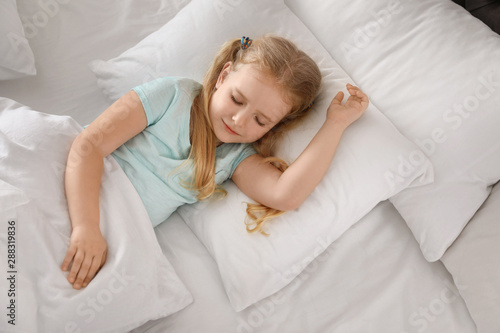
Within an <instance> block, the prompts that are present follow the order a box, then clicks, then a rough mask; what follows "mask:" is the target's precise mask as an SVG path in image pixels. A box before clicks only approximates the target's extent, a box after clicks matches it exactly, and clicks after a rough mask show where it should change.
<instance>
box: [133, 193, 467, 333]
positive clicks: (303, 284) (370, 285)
mask: <svg viewBox="0 0 500 333" xmlns="http://www.w3.org/2000/svg"><path fill="white" fill-rule="evenodd" d="M156 235H157V238H158V240H159V242H160V245H161V247H162V250H163V252H164V254H165V255H166V256H167V259H168V260H169V262H171V263H172V265H173V266H174V267H175V269H176V271H177V273H178V275H179V277H180V278H181V280H182V281H183V282H184V283H185V285H186V287H187V288H188V289H189V291H190V292H191V293H192V294H193V298H194V302H193V303H192V304H191V305H189V306H188V307H187V308H185V309H184V310H182V311H180V312H177V313H175V314H173V315H171V316H169V317H167V318H163V319H159V320H156V321H151V322H148V323H146V324H144V325H143V326H141V327H140V328H138V329H136V330H134V331H133V332H134V333H139V332H158V333H159V332H176V333H183V332H186V333H187V332H220V333H223V332H226V333H230V332H231V333H232V332H238V333H239V332H311V333H312V332H318V333H324V332H338V333H346V332H363V333H367V332H373V333H380V332H384V333H404V332H406V333H413V332H434V333H438V332H439V333H442V332H454V333H462V332H463V333H471V332H476V328H475V325H474V323H473V321H472V319H471V318H470V315H469V313H468V310H467V308H466V306H465V303H464V301H463V299H462V298H461V297H460V295H459V292H458V290H457V288H456V287H455V285H454V283H453V278H452V277H451V276H450V274H449V273H448V271H447V270H446V269H445V268H444V266H443V264H442V263H441V262H435V263H429V262H427V261H426V260H425V259H424V257H423V256H422V254H421V252H420V249H419V246H418V243H417V242H416V241H415V239H414V237H413V235H412V234H411V231H410V230H409V229H408V227H407V226H406V224H405V222H404V221H403V219H402V218H401V216H400V215H399V214H398V212H397V211H396V209H395V208H394V206H393V205H392V204H391V203H390V202H388V201H384V202H382V203H380V204H379V205H377V206H376V207H375V208H374V209H373V210H372V211H371V212H370V213H369V214H368V215H366V216H365V217H364V218H363V219H362V220H361V221H360V222H358V223H357V224H356V225H355V226H354V227H352V228H351V229H349V230H348V231H347V232H346V233H345V234H344V235H343V236H342V237H341V238H340V239H339V240H337V241H336V242H334V243H333V244H332V245H331V246H330V247H328V248H327V250H326V251H325V252H324V253H323V254H322V255H320V256H319V257H318V258H317V259H316V260H315V261H313V262H312V263H311V264H310V265H309V266H308V267H307V268H306V269H305V271H304V272H303V273H302V274H300V275H299V277H298V278H297V279H295V280H294V281H293V282H292V283H291V284H290V285H288V286H287V287H285V288H284V289H283V290H282V291H281V292H278V293H277V294H275V295H273V296H271V297H268V298H266V299H264V300H262V301H261V302H259V303H257V304H255V305H253V306H250V307H249V308H247V309H245V310H243V311H241V312H239V313H236V312H235V311H234V310H233V309H232V307H231V305H230V303H229V300H228V298H227V296H226V294H225V292H224V288H223V285H222V282H221V281H220V277H219V273H218V271H217V266H216V263H215V262H214V261H213V260H212V258H211V257H210V255H209V253H208V251H207V250H206V249H205V248H204V247H203V245H202V244H201V243H199V242H198V241H197V239H196V237H195V236H194V235H193V234H192V232H191V231H190V229H189V228H188V227H187V226H186V224H185V223H184V222H183V220H182V219H181V218H180V216H179V215H178V214H177V213H175V214H174V215H172V216H171V217H170V219H169V220H168V221H166V222H165V223H163V224H161V225H160V226H158V227H157V228H156ZM318 246H321V244H318ZM228 251H230V249H228ZM242 260H244V259H242Z"/></svg>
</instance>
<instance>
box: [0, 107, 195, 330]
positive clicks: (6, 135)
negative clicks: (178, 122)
mask: <svg viewBox="0 0 500 333" xmlns="http://www.w3.org/2000/svg"><path fill="white" fill-rule="evenodd" d="M80 131H81V127H80V125H78V124H77V123H76V122H75V121H74V120H73V119H72V118H71V117H67V116H55V115H48V114H43V113H39V112H35V111H31V110H29V109H28V108H26V107H22V106H21V105H20V104H17V103H16V102H14V101H12V100H9V99H6V98H0V202H1V206H0V218H1V223H0V248H1V249H2V250H1V252H0V253H1V259H0V263H1V264H0V270H1V272H2V277H1V279H0V280H1V283H0V290H1V295H2V296H1V298H0V305H1V306H0V307H1V308H2V309H3V310H2V316H1V318H2V319H1V321H0V331H1V332H126V331H129V330H130V329H133V328H135V327H137V326H139V325H140V324H142V323H144V322H145V321H147V320H150V319H156V318H160V317H163V316H166V315H169V314H171V313H173V312H175V311H178V310H180V309H182V308H184V307H185V306H186V305H188V304H189V303H191V302H192V297H191V294H190V293H189V292H188V291H187V290H186V288H185V287H184V284H183V283H182V282H181V281H180V280H179V278H178V277H177V275H176V273H175V271H174V269H173V268H172V266H171V265H170V263H169V262H168V261H167V259H166V258H165V257H164V256H163V254H162V252H161V249H160V247H159V245H158V243H157V241H156V237H155V234H154V231H153V228H152V225H151V223H150V221H149V218H148V215H147V212H146V210H145V208H144V206H143V204H142V201H141V199H140V198H139V196H138V194H137V192H136V191H135V189H134V188H133V186H132V184H131V183H130V181H129V180H128V178H127V177H126V175H125V174H124V173H123V171H122V170H121V169H120V167H119V166H118V164H117V163H116V161H114V160H113V159H112V158H111V157H107V158H106V159H105V165H104V172H103V178H102V186H101V193H100V194H101V195H100V216H101V230H102V232H103V235H104V237H105V238H106V240H107V243H108V255H107V261H106V263H105V265H104V266H103V267H102V269H101V270H100V272H99V273H98V274H97V276H96V277H95V278H94V280H93V281H91V283H90V284H89V285H88V286H87V287H86V288H83V289H81V290H75V289H73V288H72V286H71V285H70V283H69V282H68V281H67V280H66V278H67V275H68V272H63V271H61V269H60V266H61V263H62V260H63V259H64V256H65V253H66V250H67V248H68V244H69V237H70V235H71V223H70V219H69V214H68V208H67V203H66V198H65V192H64V172H65V166H66V160H67V156H68V152H69V148H70V146H71V143H72V141H73V140H74V138H75V137H76V135H77V134H78V133H79V132H80ZM72 162H74V163H78V162H77V161H72ZM6 250H7V251H6Z"/></svg>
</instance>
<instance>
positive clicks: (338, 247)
mask: <svg viewBox="0 0 500 333" xmlns="http://www.w3.org/2000/svg"><path fill="white" fill-rule="evenodd" d="M2 7H3V8H2ZM0 8H2V10H1V11H0V12H1V14H0V15H1V16H2V22H3V23H2V24H0V28H1V29H3V31H2V36H5V37H6V38H4V40H2V41H1V43H3V44H2V47H1V48H2V50H3V51H2V54H3V55H2V60H1V61H2V63H1V64H0V75H1V79H2V80H1V81H0V134H1V136H0V139H1V140H0V161H1V164H0V202H1V206H0V217H1V219H2V223H1V225H2V227H1V228H2V229H1V230H0V243H1V248H2V250H1V252H0V253H1V254H2V258H1V260H0V262H1V264H0V266H1V269H2V274H3V276H2V278H1V281H2V283H1V284H0V288H1V293H0V294H1V295H2V296H1V297H0V303H1V307H2V309H4V310H3V313H2V320H1V323H0V331H1V332H137V333H138V332H176V333H177V332H228V333H229V332H246V333H247V332H339V333H344V332H377V333H378V332H394V333H413V332H454V333H462V332H463V333H471V332H486V333H489V332H499V331H500V319H499V318H500V317H499V316H498V314H499V313H500V261H499V260H498V253H500V248H499V244H500V242H499V240H500V223H498V216H499V215H500V185H495V184H497V183H498V181H499V180H500V134H498V133H499V132H498V126H499V125H500V112H499V111H500V110H499V108H500V62H499V60H498V59H500V37H499V35H498V34H496V33H495V32H493V31H492V30H491V29H490V28H489V27H488V26H486V25H485V24H484V23H483V22H481V21H480V20H478V19H477V18H475V17H473V16H472V15H471V14H470V13H468V12H467V11H466V10H465V9H464V8H462V7H460V6H459V5H457V4H455V3H454V2H452V1H451V0H394V1H384V0H374V1H371V2H369V3H367V2H365V1H362V0H354V1H353V0H335V1H330V2H326V1H321V0H312V1H307V2H306V1H300V0H285V1H281V0H273V1H264V0H256V1H245V0H158V1H149V0H126V1H118V0H107V1H101V2H91V1H71V0H41V1H38V2H33V1H28V0H17V2H16V1H15V0H9V1H4V2H3V3H2V4H1V5H0ZM264 33H274V34H279V35H283V36H286V37H288V38H290V39H292V40H293V41H294V42H296V43H297V44H298V45H299V47H301V48H302V49H304V50H305V51H306V52H308V54H310V55H311V56H312V57H313V59H315V60H316V61H317V62H318V65H319V67H320V69H321V71H322V74H323V80H324V81H323V82H324V83H323V88H322V91H321V93H320V95H319V96H318V99H317V100H316V102H315V105H314V108H313V110H312V114H311V115H310V116H309V117H308V118H307V120H306V121H305V122H304V123H303V124H301V125H300V126H299V127H297V128H296V129H294V130H293V131H292V132H291V133H290V134H289V135H287V136H286V137H285V138H284V139H283V141H282V142H281V144H280V146H279V149H278V154H279V156H281V157H283V158H286V159H288V160H293V158H294V157H296V156H297V155H298V154H299V153H300V151H301V150H302V149H303V148H304V147H305V145H306V144H307V142H308V140H309V139H310V138H311V137H312V135H313V134H314V133H315V131H316V130H317V128H318V124H319V123H320V121H321V119H322V116H323V115H324V111H325V105H328V104H327V103H329V101H330V100H331V98H332V97H333V96H334V95H335V93H336V92H337V91H338V90H342V89H344V87H345V83H347V82H351V83H353V84H356V85H358V86H359V87H361V88H362V89H363V91H365V92H366V93H367V95H368V96H369V97H370V102H371V104H370V108H369V109H368V110H367V112H366V114H365V115H364V116H363V118H362V119H360V121H359V122H357V123H356V124H354V125H353V126H352V127H350V128H349V131H348V132H346V134H345V137H344V138H343V142H342V146H341V147H339V151H338V153H337V155H336V157H335V159H334V162H333V163H332V166H331V168H330V169H329V171H328V173H327V175H326V176H325V178H324V180H323V181H322V183H321V184H320V185H319V186H318V188H317V189H316V190H315V192H313V194H312V195H311V197H310V198H309V199H308V201H306V202H305V203H304V205H303V206H301V208H299V209H298V210H296V211H293V212H287V213H286V214H285V215H283V216H282V217H279V218H277V219H276V220H275V221H273V223H272V224H270V225H269V226H268V228H269V229H268V231H269V233H270V236H268V237H265V236H263V235H259V234H248V233H247V232H246V230H245V225H244V216H245V211H244V205H242V202H244V201H248V198H246V197H245V196H244V195H243V194H242V193H241V192H239V190H238V189H237V188H236V187H235V186H234V184H233V183H231V182H230V181H228V182H227V183H226V184H225V187H226V190H227V191H228V196H227V197H226V198H225V199H224V200H220V201H214V202H212V201H210V202H200V203H197V204H194V205H188V206H184V207H182V208H180V209H178V210H177V211H176V212H175V213H174V214H172V215H171V216H170V217H169V218H168V219H167V220H166V221H165V222H163V223H161V224H160V225H159V226H157V227H156V228H153V227H152V225H151V223H150V221H149V219H148V216H147V213H146V211H145V208H144V206H143V205H142V202H141V201H140V198H139V197H138V195H137V193H136V192H135V190H134V188H133V186H132V184H131V183H130V182H129V181H128V179H127V178H126V176H125V174H124V173H123V171H122V170H121V169H120V167H119V166H118V164H117V163H116V161H114V160H113V158H112V157H107V158H106V159H105V170H104V174H103V182H102V187H101V196H100V205H101V229H102V231H103V234H104V235H105V237H106V239H107V242H108V247H109V253H108V259H107V262H106V264H105V265H104V266H103V268H102V269H101V271H100V272H99V274H98V275H97V276H96V278H95V279H94V280H93V281H92V283H91V284H89V286H87V287H86V288H84V289H82V290H79V291H78V290H74V289H72V287H71V285H70V284H69V283H68V282H67V281H66V276H67V273H66V272H63V271H61V270H60V268H59V267H60V265H61V263H62V260H63V258H64V255H65V251H66V249H67V245H68V242H69V236H70V234H71V225H70V224H69V219H68V213H67V205H66V202H65V196H64V184H63V176H64V172H65V167H66V165H67V163H72V162H73V161H67V154H68V150H69V147H70V144H71V142H72V140H73V139H74V137H75V136H76V135H77V134H78V133H79V132H80V131H81V130H82V129H83V126H84V125H86V124H89V123H90V122H91V121H92V120H93V119H95V118H96V117H97V116H98V115H99V114H100V113H101V112H102V111H103V110H105V109H106V108H107V107H108V106H109V105H110V104H111V103H112V102H113V101H114V100H116V99H117V98H118V97H119V96H121V95H122V94H123V93H125V92H127V91H128V90H129V89H131V88H133V87H134V86H135V85H137V84H141V83H144V82H147V81H150V80H153V79H155V78H158V77H162V76H186V77H190V78H192V79H195V80H198V81H200V80H201V77H202V75H203V73H204V68H205V67H206V64H207V63H208V61H210V59H211V57H212V56H213V54H214V53H215V52H216V50H217V48H218V46H219V45H220V43H221V42H222V41H225V40H226V39H228V38H238V37H241V36H242V35H246V36H251V37H252V36H258V35H261V34H264Z"/></svg>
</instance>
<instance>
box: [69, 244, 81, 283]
mask: <svg viewBox="0 0 500 333" xmlns="http://www.w3.org/2000/svg"><path fill="white" fill-rule="evenodd" d="M83 258H84V255H83V253H82V252H81V251H78V252H77V253H76V254H75V257H74V258H73V264H72V265H71V271H70V272H69V275H68V281H69V283H71V284H73V283H74V282H75V280H76V276H77V274H78V271H79V270H80V266H81V265H82V262H83Z"/></svg>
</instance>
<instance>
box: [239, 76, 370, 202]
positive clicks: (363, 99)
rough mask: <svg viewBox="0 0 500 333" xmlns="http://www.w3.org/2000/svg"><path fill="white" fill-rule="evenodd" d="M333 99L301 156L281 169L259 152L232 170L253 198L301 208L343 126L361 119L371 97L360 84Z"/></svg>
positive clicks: (325, 167)
mask: <svg viewBox="0 0 500 333" xmlns="http://www.w3.org/2000/svg"><path fill="white" fill-rule="evenodd" d="M347 89H348V91H349V94H350V95H351V96H349V98H348V99H347V101H346V103H345V104H344V105H342V104H341V102H342V99H343V98H344V93H343V92H339V93H338V94H337V95H336V96H335V98H334V99H333V100H332V102H331V104H330V106H329V107H328V111H327V118H326V120H325V122H324V124H323V126H322V127H321V128H320V130H319V131H318V133H317V134H316V135H315V136H314V138H313V139H312V140H311V142H310V143H309V145H308V146H307V147H306V149H304V151H303V152H302V153H301V154H300V156H299V157H298V158H297V159H296V160H295V161H294V162H293V163H292V164H291V165H290V166H289V167H288V169H286V170H285V172H283V173H282V172H281V171H279V170H278V169H276V168H275V167H274V166H272V165H270V164H269V163H266V162H263V160H264V159H263V157H262V156H260V155H252V156H249V157H248V158H246V159H244V160H243V161H242V162H241V163H240V164H239V165H238V166H237V167H236V170H235V171H234V173H233V177H232V180H233V182H234V183H235V184H236V185H237V186H238V187H239V188H240V189H241V190H242V191H243V192H244V193H245V194H246V195H248V196H249V197H250V198H252V199H253V200H255V201H257V202H259V203H261V204H263V205H266V206H268V207H271V208H274V209H278V210H282V211H286V210H294V209H296V208H298V207H299V206H300V205H301V204H302V203H303V202H304V201H305V200H306V198H307V197H308V196H309V195H310V194H311V193H312V191H313V190H314V188H315V187H316V186H317V185H318V184H319V182H320V181H321V179H322V178H323V176H324V175H325V173H326V171H327V170H328V167H329V166H330V163H331V161H332V159H333V156H334V154H335V151H336V150H337V146H338V144H339V142H340V138H341V137H342V134H343V133H344V130H345V129H346V128H347V127H348V126H349V125H350V124H352V123H353V122H354V121H356V120H357V119H359V118H360V117H361V115H362V114H363V112H364V111H365V110H366V108H367V107H368V103H369V101H368V97H367V96H366V95H365V94H364V93H363V92H362V91H361V90H360V89H359V88H357V87H354V86H352V85H350V84H348V85H347Z"/></svg>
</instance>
